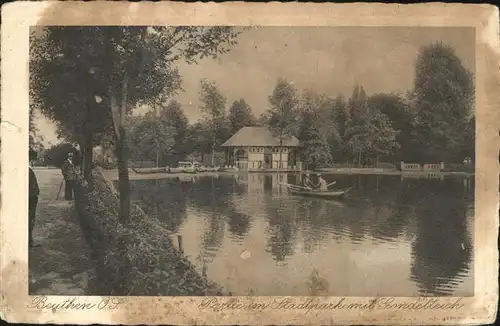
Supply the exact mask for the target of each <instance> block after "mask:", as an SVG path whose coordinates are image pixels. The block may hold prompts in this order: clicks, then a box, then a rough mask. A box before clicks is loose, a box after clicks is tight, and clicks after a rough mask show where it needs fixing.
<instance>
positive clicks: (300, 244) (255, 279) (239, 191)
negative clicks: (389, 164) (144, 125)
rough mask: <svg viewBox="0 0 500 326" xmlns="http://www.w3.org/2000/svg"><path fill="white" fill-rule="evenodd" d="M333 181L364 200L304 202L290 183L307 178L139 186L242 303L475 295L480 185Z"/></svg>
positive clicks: (195, 257) (136, 194) (147, 205)
mask: <svg viewBox="0 0 500 326" xmlns="http://www.w3.org/2000/svg"><path fill="white" fill-rule="evenodd" d="M324 178H325V179H326V181H327V182H332V181H334V180H335V181H337V183H336V184H335V185H334V188H335V189H343V188H347V187H350V186H352V189H351V190H350V192H349V193H348V195H347V196H346V198H344V199H343V200H342V201H341V202H339V201H332V200H323V199H321V198H319V199H318V198H308V197H302V196H295V195H292V194H290V193H288V191H287V189H286V188H285V187H282V186H281V185H280V183H290V184H297V183H299V182H300V178H299V177H298V176H297V175H294V174H288V175H287V174H281V175H278V174H260V173H255V174H252V173H249V174H238V175H220V176H219V177H218V178H214V177H210V176H199V177H196V179H195V180H194V181H192V182H182V181H180V180H168V179H167V180H161V181H154V180H153V181H147V180H144V181H134V182H133V198H134V199H135V200H136V201H137V203H138V204H139V205H140V206H141V207H142V208H143V209H144V210H145V211H146V212H147V213H149V214H154V215H155V216H157V217H158V219H159V220H160V221H162V222H163V223H164V224H165V227H166V228H167V229H168V230H169V231H170V232H172V233H173V234H174V235H182V236H183V242H184V251H185V253H186V255H188V258H189V259H190V260H191V261H192V262H193V263H194V264H195V265H196V266H197V267H198V268H199V270H200V272H201V271H206V273H207V276H208V277H209V278H210V279H211V280H213V281H215V282H218V283H219V284H221V285H222V286H224V287H225V289H226V291H230V292H232V294H233V295H247V294H253V295H332V296H421V295H456V296H472V295H473V290H474V288H473V271H472V265H473V264H472V235H471V232H472V230H471V226H472V221H471V220H472V218H473V216H472V214H473V210H474V179H473V178H469V179H467V181H464V179H463V178H458V177H450V178H443V179H442V180H441V179H439V178H438V179H404V181H402V180H401V178H400V177H399V176H368V175H363V176H342V175H335V176H331V175H325V176H324ZM157 183H158V185H157ZM314 284H315V285H314ZM311 287H312V288H311Z"/></svg>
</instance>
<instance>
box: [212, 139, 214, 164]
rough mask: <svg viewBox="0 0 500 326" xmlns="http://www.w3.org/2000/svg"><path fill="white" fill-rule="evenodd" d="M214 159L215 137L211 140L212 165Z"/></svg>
mask: <svg viewBox="0 0 500 326" xmlns="http://www.w3.org/2000/svg"><path fill="white" fill-rule="evenodd" d="M214 160H215V139H214V140H213V142H212V166H214Z"/></svg>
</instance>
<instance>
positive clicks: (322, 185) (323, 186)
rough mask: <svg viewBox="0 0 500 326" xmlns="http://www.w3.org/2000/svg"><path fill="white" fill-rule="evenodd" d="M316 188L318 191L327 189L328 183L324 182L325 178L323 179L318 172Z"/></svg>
mask: <svg viewBox="0 0 500 326" xmlns="http://www.w3.org/2000/svg"><path fill="white" fill-rule="evenodd" d="M317 189H318V190H319V191H328V184H327V183H326V180H325V179H323V177H322V176H321V174H320V173H318V186H317Z"/></svg>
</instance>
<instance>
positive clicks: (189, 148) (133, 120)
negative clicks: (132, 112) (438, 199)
mask: <svg viewBox="0 0 500 326" xmlns="http://www.w3.org/2000/svg"><path fill="white" fill-rule="evenodd" d="M415 76H416V77H415V81H414V88H413V89H412V90H410V91H408V92H407V93H406V94H374V95H372V96H367V95H366V93H365V90H364V89H363V86H362V85H355V86H354V89H353V92H352V95H351V96H350V97H349V98H345V97H343V96H329V95H326V94H318V93H316V92H314V91H311V90H303V91H302V90H297V89H296V88H295V87H294V85H293V84H292V83H290V82H289V81H287V80H285V79H280V80H278V82H277V84H276V86H275V88H274V90H273V92H272V94H271V95H270V96H269V109H268V110H267V111H266V112H265V113H264V114H262V115H261V116H260V117H258V118H256V117H255V116H254V114H253V113H252V109H251V108H250V106H249V105H248V104H247V103H246V102H245V100H244V99H243V98H242V99H240V100H238V101H235V102H233V103H232V104H231V106H229V108H227V105H226V97H225V96H224V95H223V94H222V93H221V92H220V91H219V89H218V88H217V85H216V84H215V83H214V82H212V81H207V80H202V81H201V82H200V86H201V87H200V102H201V103H202V106H201V110H202V112H203V113H204V116H203V118H202V119H201V120H199V121H197V122H196V123H194V124H191V125H190V124H189V123H188V119H187V117H186V115H185V114H184V111H183V109H182V107H181V104H180V103H179V102H177V101H175V100H172V101H169V102H166V103H159V104H157V105H156V107H155V110H156V114H155V113H153V112H150V113H147V114H146V115H144V116H132V117H129V118H128V121H127V127H128V131H129V135H130V136H129V138H128V140H129V149H130V158H131V159H132V160H141V161H144V160H150V161H155V160H156V158H157V156H156V155H157V149H159V157H158V159H159V164H161V165H170V164H175V163H176V162H177V161H179V160H183V159H186V158H192V157H196V158H201V159H202V160H203V159H204V158H205V156H206V155H208V154H211V153H213V152H218V151H220V150H221V148H220V146H221V144H222V143H223V142H225V141H226V140H227V139H228V138H229V137H231V135H233V134H234V133H235V132H237V131H238V130H239V129H240V128H242V127H243V126H255V125H260V126H268V127H269V128H270V129H271V130H272V131H273V132H274V133H275V135H276V136H277V137H278V138H282V139H284V138H285V137H287V136H289V135H294V136H296V137H297V138H299V139H300V141H301V143H302V145H303V151H302V154H303V160H304V162H305V163H308V164H315V165H317V166H327V165H329V164H331V163H332V162H348V163H356V164H375V163H377V162H379V161H385V162H399V161H407V162H415V163H431V162H436V163H437V162H440V161H444V162H448V163H452V162H457V163H458V162H461V161H462V160H463V158H464V157H468V156H470V157H474V131H475V129H474V128H475V119H474V114H473V112H474V111H473V105H474V79H473V75H472V73H471V72H470V71H468V70H467V69H466V68H465V67H464V66H463V65H462V63H461V61H460V59H459V58H458V57H457V56H456V54H455V53H454V50H453V49H452V48H451V47H450V46H447V45H445V44H442V43H436V44H432V45H429V46H426V47H423V48H422V49H421V52H420V53H419V56H418V59H417V62H416V66H415Z"/></svg>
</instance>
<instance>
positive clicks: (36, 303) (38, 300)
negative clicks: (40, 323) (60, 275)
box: [26, 295, 125, 311]
mask: <svg viewBox="0 0 500 326" xmlns="http://www.w3.org/2000/svg"><path fill="white" fill-rule="evenodd" d="M124 302H125V299H124V298H103V299H101V300H100V301H99V302H97V303H95V302H85V301H83V300H82V299H80V298H78V297H69V298H65V299H64V300H62V299H59V300H57V299H52V298H49V297H47V296H44V295H38V296H35V297H33V298H32V300H31V302H30V303H29V304H28V305H27V306H26V308H28V309H39V310H52V311H55V310H93V309H97V310H115V309H118V307H120V306H121V305H122V304H123V303H124Z"/></svg>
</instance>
